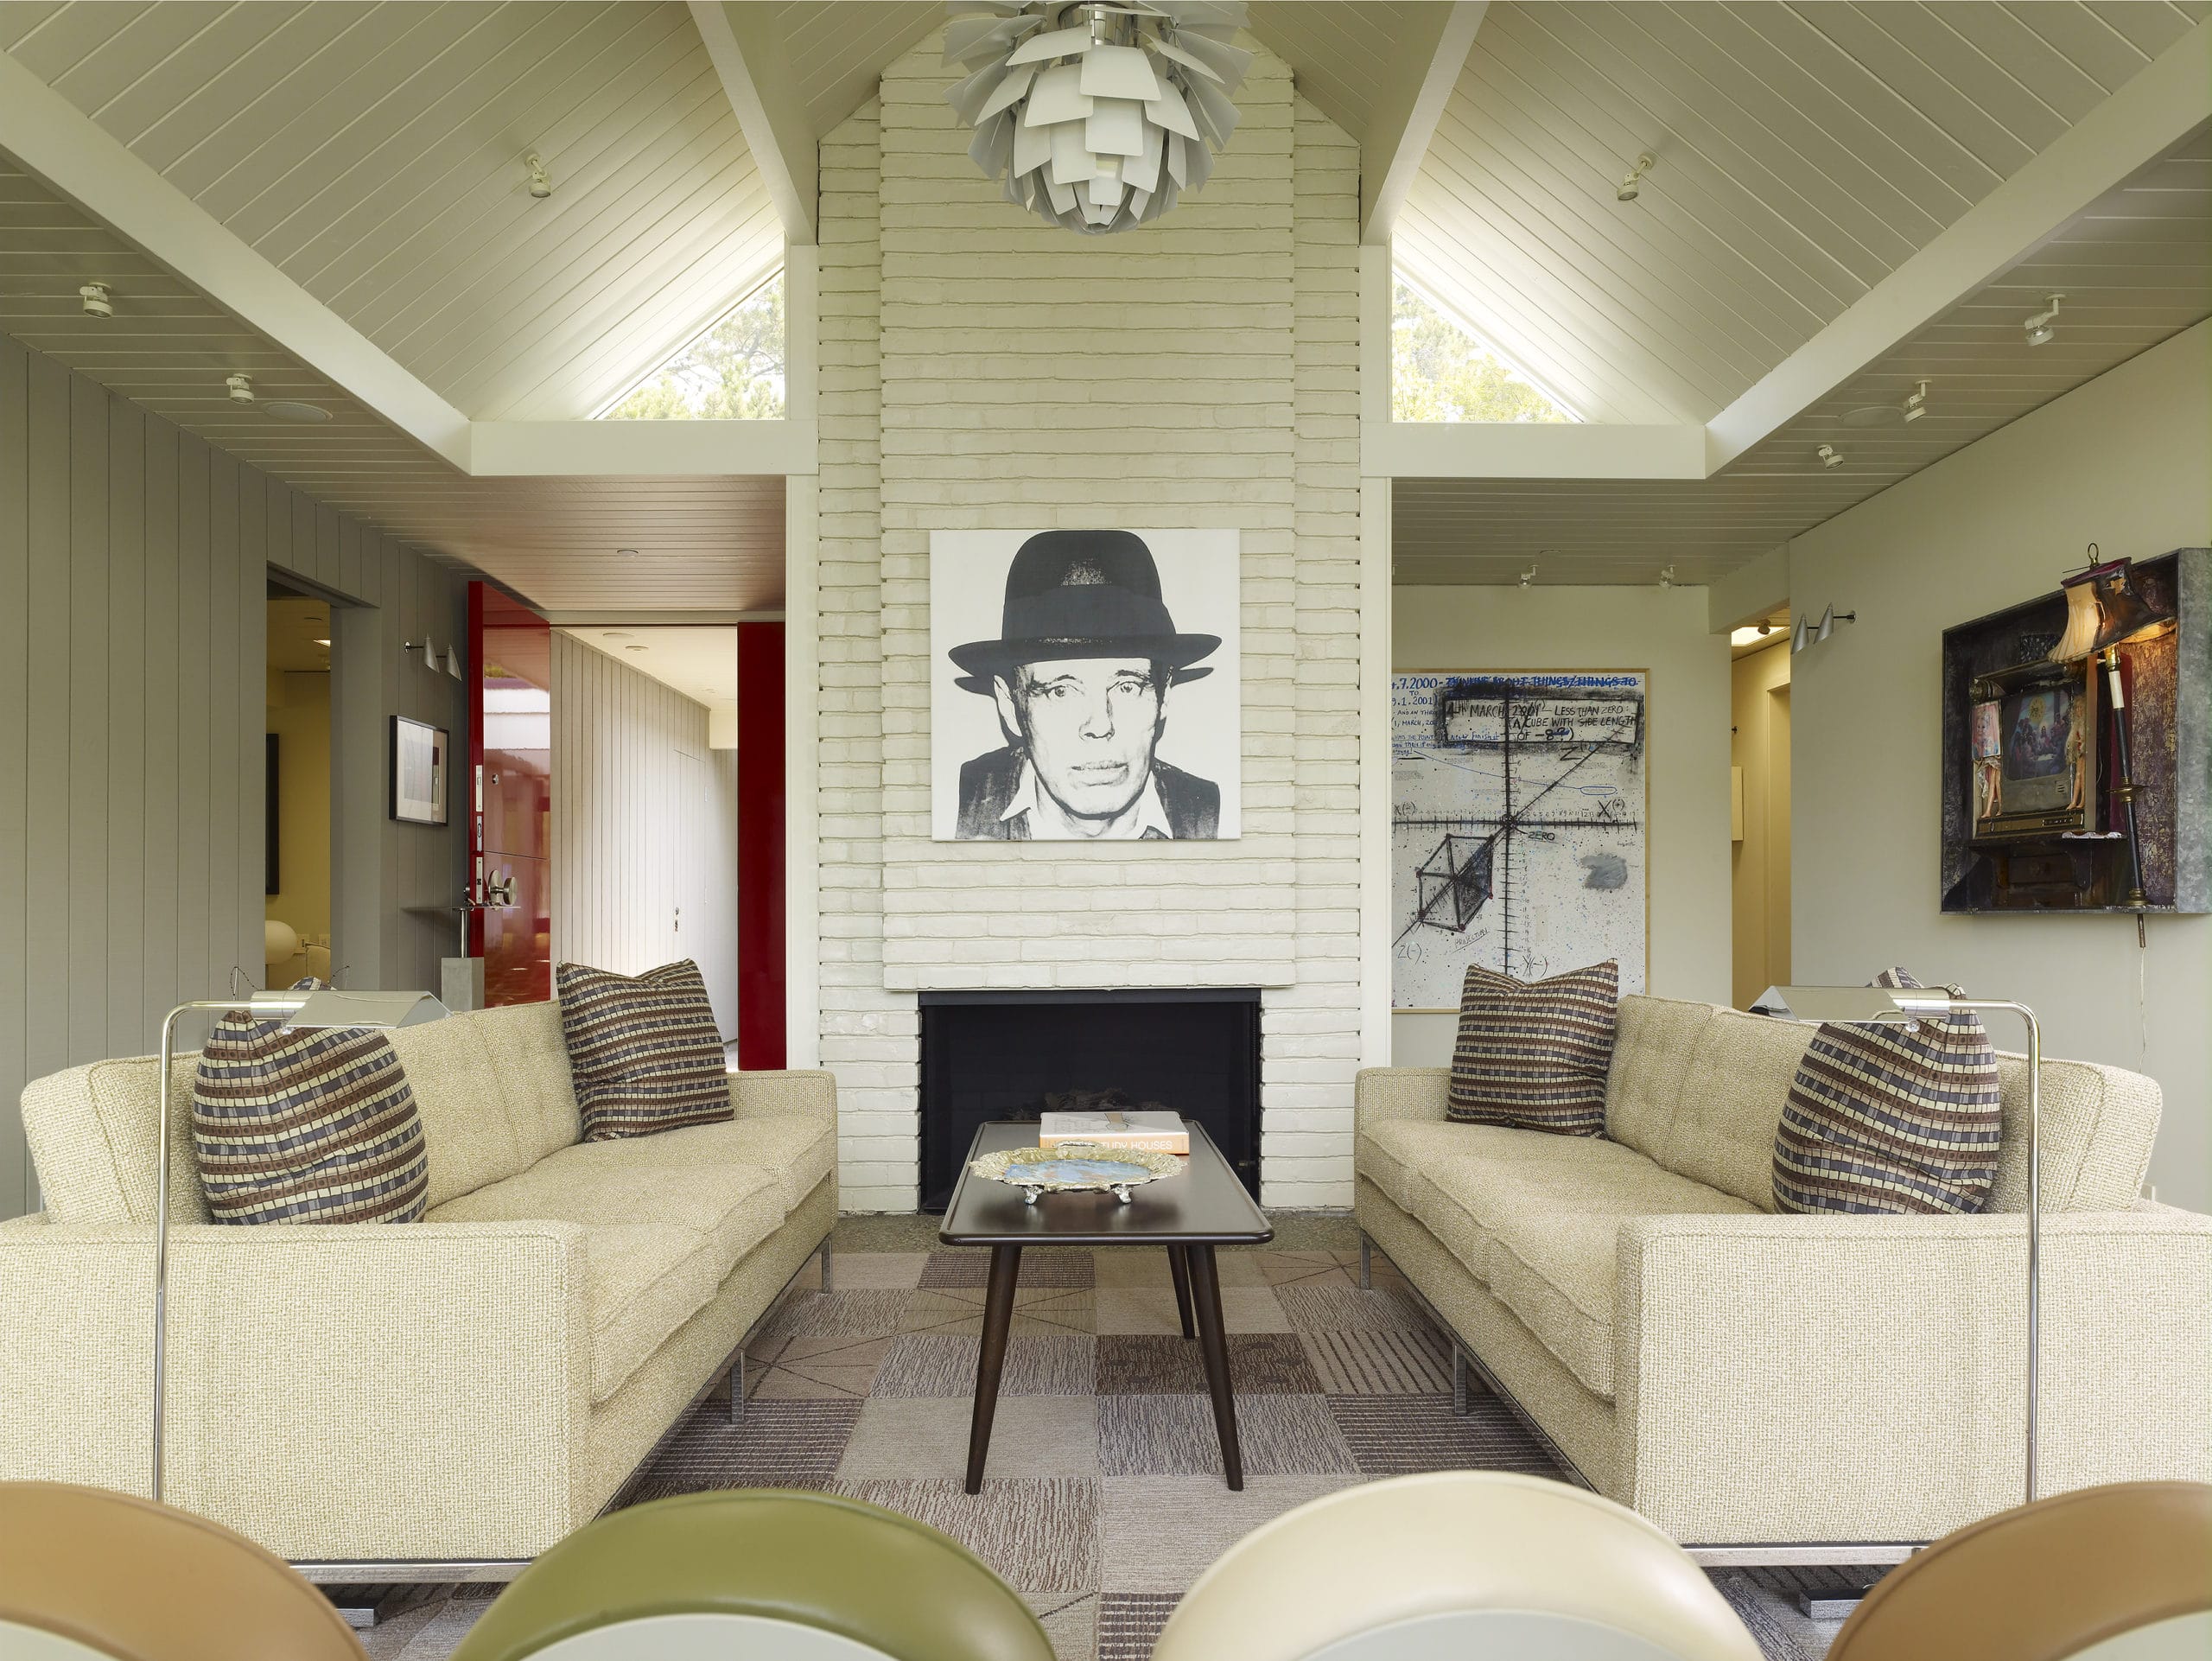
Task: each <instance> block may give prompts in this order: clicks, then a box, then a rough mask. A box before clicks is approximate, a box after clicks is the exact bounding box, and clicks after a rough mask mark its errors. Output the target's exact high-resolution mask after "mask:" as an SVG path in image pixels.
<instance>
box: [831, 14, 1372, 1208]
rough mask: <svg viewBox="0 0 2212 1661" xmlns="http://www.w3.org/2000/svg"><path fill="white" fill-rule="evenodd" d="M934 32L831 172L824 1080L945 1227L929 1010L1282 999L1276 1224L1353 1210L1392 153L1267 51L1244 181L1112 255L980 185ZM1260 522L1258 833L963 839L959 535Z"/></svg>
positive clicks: (1113, 243) (876, 1182) (1250, 726)
mask: <svg viewBox="0 0 2212 1661" xmlns="http://www.w3.org/2000/svg"><path fill="white" fill-rule="evenodd" d="M938 53H939V45H938V41H937V40H936V38H935V37H934V36H933V37H932V38H931V40H930V41H926V42H925V43H924V45H923V46H921V47H920V48H917V49H916V50H915V51H914V52H912V53H911V54H908V55H907V56H906V57H905V58H903V59H901V60H899V62H898V63H896V64H894V65H893V67H891V69H890V70H889V71H888V73H886V75H885V76H884V80H883V86H882V93H881V97H880V101H879V102H877V103H874V104H871V105H868V106H867V107H866V108H864V109H862V110H861V111H859V112H858V113H857V114H855V116H854V117H852V118H850V119H849V120H848V121H847V122H845V123H844V124H842V126H840V127H839V128H838V129H837V130H836V132H835V133H833V134H832V135H831V136H830V137H829V140H828V141H827V142H826V143H824V144H823V150H822V220H821V283H820V301H819V303H820V319H821V343H822V344H821V363H820V371H819V373H820V381H819V393H818V402H817V410H818V415H819V421H820V434H821V444H820V458H821V474H820V480H819V497H818V516H819V517H818V538H819V540H818V586H817V596H818V601H817V603H818V608H819V609H818V645H819V698H818V722H819V727H818V732H819V742H818V748H817V762H818V769H819V771H818V791H819V796H818V836H819V846H818V870H819V893H820V913H821V915H820V941H821V947H820V950H821V964H820V989H819V995H820V1004H821V1023H822V1030H821V1054H822V1060H823V1065H824V1066H828V1067H830V1068H831V1069H833V1070H834V1071H835V1072H836V1075H837V1079H838V1085H839V1096H840V1102H841V1104H842V1124H841V1136H840V1150H839V1151H840V1181H841V1184H842V1190H843V1203H844V1205H845V1206H846V1208H847V1209H848V1210H855V1211H907V1210H911V1209H912V1207H913V1205H914V1199H915V1163H916V1147H917V1106H916V1089H917V1074H918V1032H919V1023H918V1015H917V1010H916V1004H915V994H916V993H917V992H918V991H920V990H930V989H950V988H970V987H1020V988H1048V987H1056V986H1065V987H1084V988H1096V987H1115V986H1176V985H1209V986H1223V985H1258V986H1261V987H1262V988H1263V989H1264V993H1263V1004H1262V1028H1263V1038H1262V1112H1263V1119H1262V1186H1263V1193H1262V1198H1263V1199H1264V1200H1266V1202H1267V1203H1268V1204H1270V1205H1277V1206H1342V1205H1347V1204H1349V1203H1350V1201H1351V1084H1352V1075H1353V1073H1354V1072H1355V1071H1356V1069H1357V1066H1358V1061H1359V1042H1360V1020H1361V1010H1360V999H1359V985H1358V971H1359V945H1360V942H1359V888H1358V882H1359V865H1358V857H1359V717H1360V710H1359V671H1360V653H1359V635H1358V629H1359V594H1358V582H1359V531H1360V480H1359V476H1358V473H1359V432H1358V417H1359V340H1358V305H1359V271H1358V247H1357V242H1358V207H1359V203H1358V191H1359V174H1358V163H1359V151H1358V147H1357V144H1355V143H1353V142H1352V141H1351V139H1349V138H1348V137H1345V135H1344V133H1343V132H1341V131H1340V130H1338V128H1337V127H1336V126H1335V125H1334V124H1332V123H1331V122H1329V121H1328V120H1327V119H1326V118H1324V117H1323V116H1322V115H1320V114H1319V111H1316V110H1315V109H1314V108H1313V106H1312V105H1309V104H1307V103H1306V101H1305V100H1303V99H1300V98H1298V97H1297V96H1296V95H1295V93H1294V91H1293V89H1292V86H1291V80H1290V74H1289V72H1288V70H1287V68H1285V67H1284V66H1283V65H1282V64H1281V62H1280V61H1279V60H1276V59H1274V57H1272V56H1270V55H1268V54H1266V53H1264V52H1263V53H1262V54H1261V56H1260V58H1259V60H1258V61H1257V62H1256V63H1255V65H1254V67H1253V71H1252V73H1251V75H1250V77H1249V80H1247V81H1246V82H1245V85H1244V86H1243V91H1242V92H1240V93H1239V94H1238V97H1237V103H1238V106H1239V108H1240V109H1241V110H1242V111H1243V121H1242V124H1240V125H1239V127H1238V128H1237V130H1236V137H1235V139H1234V141H1233V142H1232V143H1231V144H1230V147H1229V149H1228V150H1227V151H1226V152H1225V153H1224V155H1223V156H1222V157H1221V161H1220V165H1219V168H1218V169H1217V172H1216V173H1215V175H1214V177H1213V179H1212V181H1211V183H1209V184H1208V185H1207V187H1206V188H1205V190H1204V191H1203V192H1201V193H1200V194H1197V195H1195V196H1192V197H1189V198H1186V199H1185V200H1184V202H1183V203H1182V204H1181V205H1180V206H1179V207H1177V208H1176V209H1175V210H1174V211H1173V213H1170V214H1168V215H1167V216H1166V218H1165V219H1163V220H1160V222H1158V223H1157V224H1156V225H1154V226H1151V227H1148V228H1147V229H1144V230H1141V231H1136V232H1127V233H1123V234H1122V235H1118V236H1114V237H1106V238H1083V237H1077V236H1074V235H1071V234H1070V233H1068V232H1064V231H1060V230H1058V229H1055V228H1053V227H1052V226H1046V225H1045V224H1044V223H1043V222H1041V221H1040V220H1036V219H1034V218H1032V217H1029V216H1027V215H1025V214H1023V213H1021V212H1020V211H1019V210H1017V209H1015V208H1014V207H1010V206H1008V205H1007V203H1005V202H1004V201H1003V200H1001V199H1000V197H999V195H998V193H997V190H996V188H995V186H994V185H992V184H991V183H990V182H989V181H987V180H985V179H984V178H983V177H982V175H980V174H979V173H978V172H977V171H976V167H975V165H974V163H973V162H970V161H969V159H968V156H967V153H966V149H967V137H968V136H967V134H966V132H965V131H964V130H962V129H961V128H960V127H959V125H958V124H957V122H956V120H955V118H954V117H953V115H952V112H951V111H950V110H949V109H948V108H947V107H946V105H945V103H944V89H945V86H946V85H947V80H948V78H947V75H946V73H945V72H944V69H943V68H942V67H940V65H939V61H938ZM1054 525H1068V526H1079V525H1123V526H1127V527H1128V528H1130V529H1133V530H1138V531H1142V530H1144V529H1146V528H1147V527H1157V528H1171V527H1185V526H1192V527H1212V526H1222V527H1233V528H1235V529H1236V530H1238V531H1241V532H1242V533H1243V650H1244V657H1243V699H1244V705H1243V717H1244V760H1243V795H1244V815H1243V832H1244V834H1243V838H1242V839H1241V840H1238V841H1235V842H1222V843H1176V844H1171V845H1167V846H1164V847H1150V848H1147V849H1145V850H1143V853H1142V856H1141V857H1139V856H1135V851H1134V850H1131V849H1130V848H1129V847H1128V845H1126V844H1121V845H1117V846H1115V847H1098V848H1071V847H1070V846H1068V845H1067V844H1065V843H1039V844H1022V843H1015V844H1007V843H934V842H931V840H930V839H929V829H930V825H929V807H930V803H929V779H928V767H929V732H928V723H927V712H928V705H929V696H928V676H929V673H930V663H929V582H928V578H929V569H928V567H929V559H928V547H929V535H930V532H931V531H935V530H951V529H963V528H987V529H999V530H1029V529H1038V528H1044V527H1048V526H1054Z"/></svg>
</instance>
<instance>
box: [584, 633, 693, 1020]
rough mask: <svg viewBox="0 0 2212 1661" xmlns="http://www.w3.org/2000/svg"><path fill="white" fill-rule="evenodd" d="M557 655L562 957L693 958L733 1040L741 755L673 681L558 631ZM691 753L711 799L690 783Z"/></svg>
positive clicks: (621, 966)
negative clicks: (676, 925)
mask: <svg viewBox="0 0 2212 1661" xmlns="http://www.w3.org/2000/svg"><path fill="white" fill-rule="evenodd" d="M736 653H737V642H736V636H735V633H734V631H733V633H732V635H731V640H730V655H731V658H732V660H733V668H734V659H735V658H736ZM552 656H553V677H552V678H553V959H554V961H555V962H556V964H558V963H563V962H567V963H582V964H591V965H592V966H593V967H594V968H597V969H610V970H613V971H615V972H616V973H617V974H623V975H635V974H639V973H641V972H643V971H645V970H648V969H652V968H654V967H657V966H658V965H659V964H664V963H668V962H671V961H672V960H674V959H676V958H693V959H695V960H696V961H697V963H698V964H699V968H700V972H701V974H702V977H704V978H705V980H706V983H707V990H708V994H709V996H710V997H711V998H712V999H713V1001H714V1006H715V1019H716V1021H718V1022H719V1023H720V1025H721V1033H722V1037H723V1039H724V1040H725V1041H728V1040H730V1039H734V1037H736V1035H737V1025H736V1021H737V818H736V814H737V794H736V778H737V774H736V768H735V765H734V758H735V754H736V752H734V751H732V750H711V751H710V750H709V748H708V747H707V707H706V705H704V704H702V703H695V702H694V701H693V700H691V699H690V698H688V697H684V696H683V694H682V693H681V692H678V691H677V690H676V689H675V688H674V687H672V686H670V685H668V684H665V683H664V682H662V681H658V680H655V679H654V678H652V676H650V675H645V674H641V673H639V671H637V670H634V669H632V668H631V667H630V665H627V664H626V663H622V662H620V661H618V660H617V659H613V658H611V657H609V656H607V653H605V652H601V651H599V650H598V649H597V648H595V647H594V646H587V645H586V644H585V643H584V642H582V640H577V639H575V637H574V636H573V635H570V634H566V633H563V632H562V631H561V630H559V629H557V628H556V629H555V630H554V631H553V654H552ZM678 751H681V752H683V754H688V755H691V756H696V758H698V761H699V764H700V773H699V775H698V776H699V778H700V779H701V780H703V782H704V783H705V784H706V786H707V787H708V794H709V799H708V800H707V801H705V802H701V801H699V800H696V799H690V798H687V795H686V793H685V792H683V790H682V788H681V781H682V780H683V773H682V772H681V771H680V765H681V764H680V763H679V762H678V761H677V752H678ZM677 905H681V906H682V907H683V931H682V932H681V933H678V934H671V931H670V920H671V915H670V914H671V911H672V909H673V908H674V907H677Z"/></svg>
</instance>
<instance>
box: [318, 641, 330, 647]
mask: <svg viewBox="0 0 2212 1661" xmlns="http://www.w3.org/2000/svg"><path fill="white" fill-rule="evenodd" d="M315 644H316V645H317V646H328V645H329V644H330V642H329V641H327V640H316V641H315Z"/></svg>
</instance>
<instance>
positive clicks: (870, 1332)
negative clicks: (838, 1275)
mask: <svg viewBox="0 0 2212 1661" xmlns="http://www.w3.org/2000/svg"><path fill="white" fill-rule="evenodd" d="M912 1296H913V1294H912V1292H902V1291H899V1290H898V1289H895V1288H872V1289H861V1290H857V1291H852V1292H800V1293H796V1294H794V1295H792V1296H791V1297H789V1298H787V1299H785V1301H784V1307H783V1308H780V1309H779V1310H777V1311H776V1312H775V1314H772V1315H771V1316H770V1317H769V1318H768V1320H767V1321H766V1322H765V1323H763V1325H762V1327H761V1329H760V1333H758V1334H757V1335H756V1338H755V1340H754V1341H755V1342H772V1341H773V1340H777V1339H785V1338H888V1337H890V1336H891V1334H892V1333H895V1332H897V1331H898V1330H899V1320H900V1318H901V1317H903V1316H904V1315H905V1314H906V1304H907V1301H908V1300H909V1299H911V1298H912Z"/></svg>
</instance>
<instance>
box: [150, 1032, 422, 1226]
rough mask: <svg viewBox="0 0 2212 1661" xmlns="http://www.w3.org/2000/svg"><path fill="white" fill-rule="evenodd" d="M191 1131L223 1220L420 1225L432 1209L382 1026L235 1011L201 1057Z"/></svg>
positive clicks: (417, 1141)
mask: <svg viewBox="0 0 2212 1661" xmlns="http://www.w3.org/2000/svg"><path fill="white" fill-rule="evenodd" d="M294 990H301V989H299V988H295V989H294ZM192 1138H193V1145H194V1149H195V1151H196V1152H197V1154H198V1156H199V1161H200V1187H201V1189H202V1190H203V1191H204V1192H205V1193H206V1194H207V1209H208V1212H209V1213H210V1214H211V1215H212V1216H213V1218H214V1219H215V1221H217V1222H219V1223H242V1224H255V1223H411V1222H413V1221H414V1220H415V1219H416V1218H418V1217H420V1216H422V1214H423V1193H424V1192H425V1190H426V1189H427V1187H429V1170H428V1165H427V1161H425V1159H424V1157H423V1126H422V1121H421V1118H420V1117H419V1116H418V1115H417V1114H416V1111H415V1097H414V1093H413V1092H412V1091H410V1090H409V1089H408V1087H407V1072H406V1070H405V1069H404V1068H403V1067H402V1066H400V1065H399V1058H398V1056H397V1055H396V1054H395V1053H393V1051H392V1047H391V1041H390V1040H388V1039H387V1038H385V1035H384V1034H383V1033H381V1032H376V1031H371V1030H369V1029H367V1028H359V1027H352V1028H301V1029H298V1030H296V1031H289V1032H288V1031H286V1030H285V1028H284V1023H283V1020H282V1019H281V1018H276V1019H266V1020H260V1021H257V1020H255V1019H254V1018H253V1017H252V1015H250V1014H249V1013H248V1012H247V1011H245V1010H244V1009H233V1010H232V1011H231V1012H230V1013H229V1014H228V1015H225V1016H224V1017H223V1019H222V1020H221V1021H219V1022H217V1023H216V1027H215V1030H214V1031H213V1033H212V1034H209V1036H208V1040H207V1048H206V1049H205V1050H204V1051H202V1052H201V1053H200V1067H199V1071H198V1073H197V1075H196V1076H195V1077H194V1079H193V1085H192Z"/></svg>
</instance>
